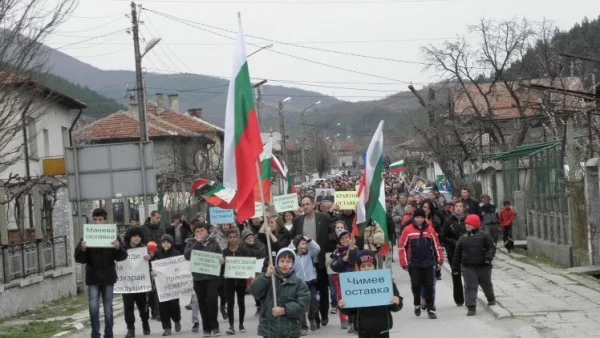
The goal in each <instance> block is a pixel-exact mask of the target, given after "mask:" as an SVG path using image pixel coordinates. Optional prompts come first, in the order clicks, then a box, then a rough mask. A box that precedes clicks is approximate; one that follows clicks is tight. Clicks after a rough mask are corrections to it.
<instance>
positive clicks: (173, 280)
mask: <svg viewBox="0 0 600 338" xmlns="http://www.w3.org/2000/svg"><path fill="white" fill-rule="evenodd" d="M152 271H153V272H155V273H156V275H155V276H154V282H155V284H156V292H157V293H158V301H159V302H166V301H168V300H172V299H178V298H184V297H189V296H190V295H193V294H194V280H193V279H192V274H191V273H190V269H189V262H188V261H186V260H185V258H184V257H183V255H180V256H175V257H169V258H165V259H160V260H157V261H152Z"/></svg>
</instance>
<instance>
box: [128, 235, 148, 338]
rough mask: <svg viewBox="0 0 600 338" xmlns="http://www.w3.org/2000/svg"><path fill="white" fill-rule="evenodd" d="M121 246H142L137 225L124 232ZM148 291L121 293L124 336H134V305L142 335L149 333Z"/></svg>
mask: <svg viewBox="0 0 600 338" xmlns="http://www.w3.org/2000/svg"><path fill="white" fill-rule="evenodd" d="M123 247H124V248H125V250H129V249H135V248H143V247H145V245H144V233H143V232H142V229H140V228H139V227H133V228H130V229H129V230H128V231H127V233H125V237H124V244H123ZM151 259H152V257H151V256H150V255H148V254H146V255H145V256H144V260H146V261H150V260H151ZM147 297H148V293H147V292H136V293H124V294H123V314H124V317H125V324H127V334H126V335H125V338H133V337H135V314H134V311H133V310H134V306H137V308H138V311H139V313H140V319H141V320H142V330H143V332H144V335H149V334H150V323H148V319H149V318H150V314H149V313H148V299H147Z"/></svg>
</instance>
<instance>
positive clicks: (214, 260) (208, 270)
mask: <svg viewBox="0 0 600 338" xmlns="http://www.w3.org/2000/svg"><path fill="white" fill-rule="evenodd" d="M222 257H223V256H222V255H221V254H220V253H216V252H208V251H200V250H192V256H191V257H190V271H191V272H196V273H202V274H205V275H212V276H219V275H221V264H220V263H219V260H220V259H221V258H222Z"/></svg>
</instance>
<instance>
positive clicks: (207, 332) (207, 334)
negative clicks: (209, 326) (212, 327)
mask: <svg viewBox="0 0 600 338" xmlns="http://www.w3.org/2000/svg"><path fill="white" fill-rule="evenodd" d="M202 336H203V337H212V332H210V331H204V333H203V334H202Z"/></svg>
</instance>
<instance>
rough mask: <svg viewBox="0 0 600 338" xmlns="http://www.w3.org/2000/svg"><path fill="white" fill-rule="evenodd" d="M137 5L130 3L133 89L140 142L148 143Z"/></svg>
mask: <svg viewBox="0 0 600 338" xmlns="http://www.w3.org/2000/svg"><path fill="white" fill-rule="evenodd" d="M136 7H137V5H136V4H135V2H131V23H132V31H133V51H134V53H135V88H136V91H137V94H136V95H137V102H138V113H139V119H140V142H146V141H148V129H147V126H146V105H145V104H144V82H143V79H142V53H141V52H140V37H139V21H138V17H137V8H136Z"/></svg>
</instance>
